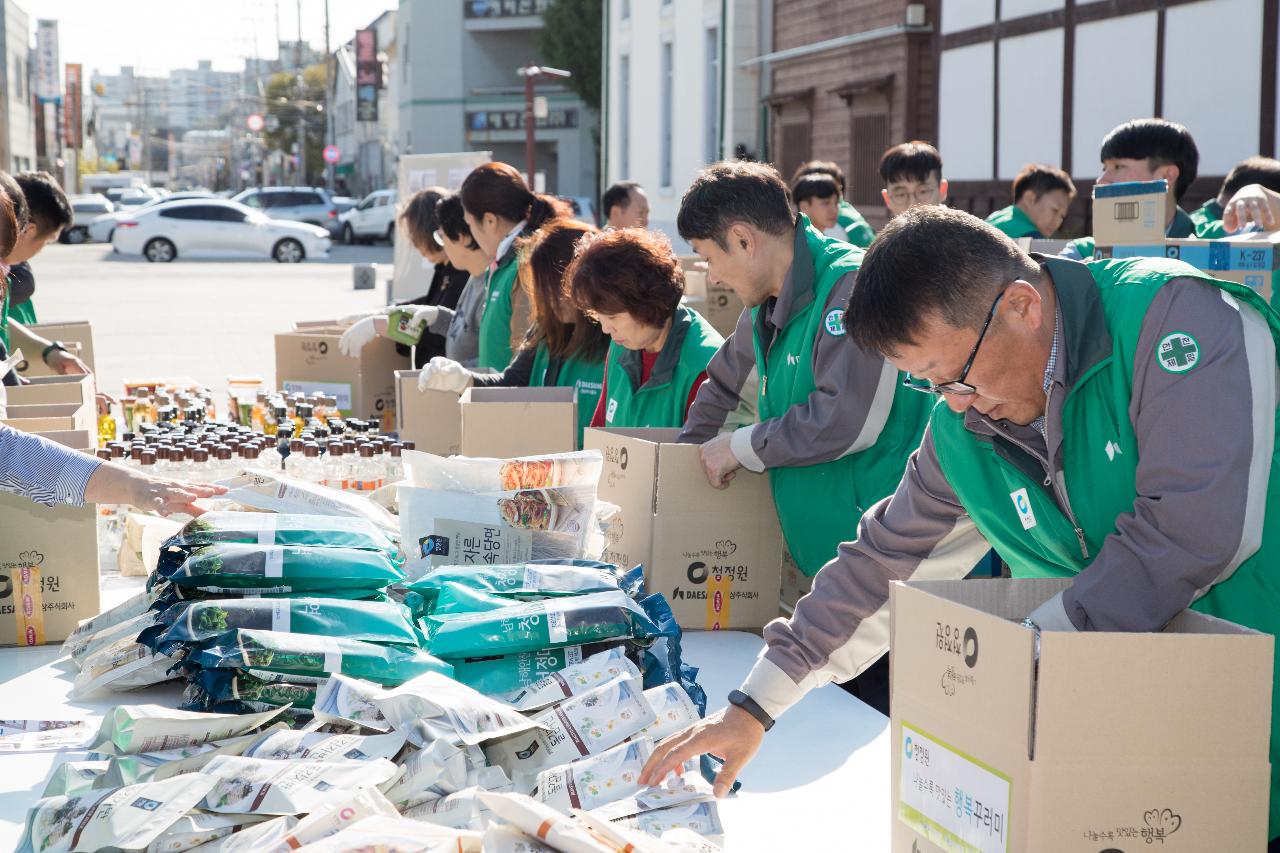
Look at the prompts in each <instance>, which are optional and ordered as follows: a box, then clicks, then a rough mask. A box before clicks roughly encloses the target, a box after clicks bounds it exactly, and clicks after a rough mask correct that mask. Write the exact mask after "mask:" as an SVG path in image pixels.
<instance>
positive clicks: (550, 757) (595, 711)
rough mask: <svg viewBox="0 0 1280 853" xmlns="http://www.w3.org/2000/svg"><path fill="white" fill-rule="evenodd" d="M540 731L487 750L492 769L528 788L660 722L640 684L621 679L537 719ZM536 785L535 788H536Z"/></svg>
mask: <svg viewBox="0 0 1280 853" xmlns="http://www.w3.org/2000/svg"><path fill="white" fill-rule="evenodd" d="M532 719H533V721H534V722H536V723H537V724H538V726H539V728H538V729H537V730H536V731H533V732H531V733H529V734H521V735H516V736H514V737H506V738H503V739H502V740H498V741H494V742H493V743H490V744H488V745H486V746H485V750H484V752H485V756H486V757H487V758H488V759H489V763H490V764H495V765H497V766H499V767H502V768H504V769H505V770H506V771H507V774H508V775H509V776H511V778H512V779H513V780H515V782H516V784H517V785H518V786H519V785H522V784H523V782H524V781H525V780H530V779H533V778H535V777H536V774H537V772H538V771H539V770H542V769H544V768H547V767H554V766H555V765H557V764H567V763H569V762H570V761H577V760H578V759H580V758H585V757H587V756H589V755H598V754H599V753H601V752H604V751H605V750H606V749H608V748H609V747H611V746H616V745H617V744H619V743H622V742H623V741H624V740H626V739H627V738H629V737H633V736H635V735H636V734H638V733H639V732H640V730H641V729H643V728H644V727H645V726H648V725H650V724H651V723H653V722H654V720H655V719H656V718H655V717H654V715H653V709H652V708H650V707H649V703H648V701H647V700H646V699H645V698H644V693H643V691H642V690H641V689H640V679H638V678H623V677H619V678H616V679H614V680H613V681H608V682H605V683H604V684H602V685H600V686H599V687H597V688H595V689H594V690H590V691H588V692H586V693H583V694H580V695H578V696H574V697H573V698H571V699H565V700H564V701H563V702H561V703H559V704H556V705H552V706H551V707H550V708H547V709H546V710H543V711H540V712H538V713H537V714H535V715H534V716H533V717H532ZM531 787H532V786H530V788H531Z"/></svg>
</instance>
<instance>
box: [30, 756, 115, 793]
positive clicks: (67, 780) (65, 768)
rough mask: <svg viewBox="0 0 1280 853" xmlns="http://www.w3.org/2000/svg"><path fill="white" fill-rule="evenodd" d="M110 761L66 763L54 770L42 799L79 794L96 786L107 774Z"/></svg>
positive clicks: (46, 784)
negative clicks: (104, 774)
mask: <svg viewBox="0 0 1280 853" xmlns="http://www.w3.org/2000/svg"><path fill="white" fill-rule="evenodd" d="M110 763H111V762H110V761H64V762H62V763H61V764H59V765H58V766H56V767H54V768H53V772H52V773H51V774H49V781H48V782H46V783H45V786H44V793H42V794H41V795H40V796H41V797H57V796H61V795H63V794H78V793H80V792H81V791H87V790H89V789H90V788H92V787H93V786H94V783H95V782H97V781H98V779H100V778H102V774H103V773H105V772H107V766H108V765H109V764H110Z"/></svg>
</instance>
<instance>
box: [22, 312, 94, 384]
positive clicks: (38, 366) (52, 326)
mask: <svg viewBox="0 0 1280 853" xmlns="http://www.w3.org/2000/svg"><path fill="white" fill-rule="evenodd" d="M31 331H33V332H35V333H36V334H37V335H39V336H40V337H42V338H47V339H49V340H51V341H62V345H63V346H65V347H66V348H67V349H68V350H70V351H71V352H73V353H74V354H76V355H78V356H80V358H81V359H82V360H83V361H84V363H85V364H87V365H89V369H90V370H95V369H96V368H95V367H94V362H93V328H92V327H91V326H90V325H89V323H88V321H79V322H74V323H37V324H36V325H34V326H32V327H31ZM23 355H25V356H26V358H25V359H23V361H21V362H20V363H19V364H18V366H17V371H18V373H20V374H21V375H22V376H24V377H27V378H30V377H33V376H54V375H56V374H55V373H54V372H53V370H52V368H50V367H49V365H47V364H45V363H44V359H42V358H40V353H38V352H24V353H23Z"/></svg>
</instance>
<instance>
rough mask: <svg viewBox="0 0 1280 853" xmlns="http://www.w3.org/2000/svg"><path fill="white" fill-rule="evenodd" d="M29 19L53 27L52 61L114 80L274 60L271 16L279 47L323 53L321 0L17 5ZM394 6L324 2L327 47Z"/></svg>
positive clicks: (378, 0)
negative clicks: (51, 22)
mask: <svg viewBox="0 0 1280 853" xmlns="http://www.w3.org/2000/svg"><path fill="white" fill-rule="evenodd" d="M17 3H18V5H19V6H21V7H22V8H23V9H24V10H26V12H27V14H28V15H30V16H31V29H32V33H33V35H32V39H33V43H34V32H35V25H36V19H37V18H53V19H55V20H57V21H58V41H59V54H60V55H59V60H60V62H62V63H64V64H65V63H68V62H79V63H81V64H82V65H84V70H85V79H86V80H87V79H88V77H89V75H90V74H92V73H93V72H94V71H95V70H97V71H101V72H102V73H104V74H115V73H117V72H118V71H119V68H120V66H121V65H132V66H134V67H135V68H136V69H137V70H138V72H139V73H145V74H155V75H163V74H164V73H165V72H167V71H169V70H170V69H171V68H194V67H195V65H196V60H199V59H208V60H212V62H213V67H214V68H215V69H218V70H220V71H240V70H243V68H244V57H251V56H255V55H256V56H259V57H261V58H263V59H270V58H274V57H275V55H276V33H277V29H276V20H277V18H276V14H277V9H278V10H279V33H280V36H281V37H282V38H283V39H285V40H286V41H293V40H294V39H296V38H297V37H298V7H299V5H301V9H302V37H303V39H304V40H306V41H309V42H310V43H311V44H312V45H313V46H315V47H317V48H321V49H323V47H324V0H301V3H299V2H298V0H279V2H276V0H212V2H209V0H116V2H103V0H17ZM398 5H399V3H398V0H329V26H330V44H331V46H332V47H336V46H337V45H339V44H342V43H343V42H345V41H348V40H349V39H351V38H352V37H353V36H354V35H355V31H356V30H357V29H359V28H360V27H363V26H366V25H368V24H369V23H370V22H372V21H373V20H374V19H375V18H377V17H378V15H380V14H381V13H382V12H383V11H385V10H387V9H391V8H395V7H396V6H398Z"/></svg>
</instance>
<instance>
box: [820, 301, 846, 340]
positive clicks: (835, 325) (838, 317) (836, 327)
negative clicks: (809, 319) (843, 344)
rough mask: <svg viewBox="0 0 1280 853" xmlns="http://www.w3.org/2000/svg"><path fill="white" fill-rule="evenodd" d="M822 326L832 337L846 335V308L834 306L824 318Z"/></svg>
mask: <svg viewBox="0 0 1280 853" xmlns="http://www.w3.org/2000/svg"><path fill="white" fill-rule="evenodd" d="M822 327H823V328H824V329H826V330H827V334H828V335H831V336H832V337H836V338H841V337H844V309H843V308H832V309H831V310H830V311H828V312H827V316H826V317H824V318H823V319H822Z"/></svg>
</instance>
